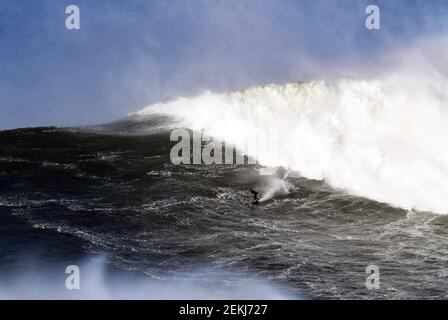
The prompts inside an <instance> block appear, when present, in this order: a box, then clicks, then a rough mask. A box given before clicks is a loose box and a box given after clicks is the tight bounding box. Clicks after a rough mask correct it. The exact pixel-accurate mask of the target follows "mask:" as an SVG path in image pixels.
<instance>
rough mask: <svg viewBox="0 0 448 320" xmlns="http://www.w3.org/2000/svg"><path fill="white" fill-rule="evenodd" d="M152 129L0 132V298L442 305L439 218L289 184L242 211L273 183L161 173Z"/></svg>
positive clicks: (247, 175)
mask: <svg viewBox="0 0 448 320" xmlns="http://www.w3.org/2000/svg"><path fill="white" fill-rule="evenodd" d="M164 121H167V120H166V119H163V118H154V119H152V120H151V119H150V120H145V121H140V122H138V121H120V122H116V123H113V124H109V125H105V126H97V127H89V128H53V127H47V128H32V129H17V130H11V131H2V132H0V221H1V222H0V298H79V297H83V298H150V299H152V298H155V299H158V298H161V299H166V298H199V299H207V298H218V299H219V298H237V299H238V298H243V299H244V298H248V299H250V298H254V299H257V298H268V299H272V298H274V299H275V298H279V299H283V298H285V299H301V298H305V299H430V298H434V299H446V298H448V215H437V214H433V213H427V212H412V211H406V210H402V209H397V208H393V207H391V206H388V205H386V204H382V203H378V202H375V201H371V200H368V199H365V198H360V197H355V196H352V195H349V194H347V193H345V192H344V191H341V190H334V189H332V188H330V187H329V186H328V185H326V184H325V182H322V181H314V180H307V179H304V178H301V177H300V176H298V175H290V176H288V178H287V179H286V180H287V181H288V183H290V184H292V185H293V186H294V190H293V191H292V192H290V193H289V194H286V195H281V196H275V197H273V198H272V199H269V200H268V201H265V202H262V203H260V204H259V205H253V204H252V195H251V193H250V189H251V188H255V189H263V188H265V189H266V187H269V184H270V183H271V180H272V179H276V178H275V177H269V176H260V175H259V170H258V169H259V167H258V165H248V164H245V165H173V164H172V163H171V161H170V149H171V147H172V146H173V145H174V144H175V142H171V141H170V137H169V135H170V132H169V131H168V130H164V129H161V128H162V127H160V126H159V125H160V124H161V123H163V122H164ZM144 128H159V129H158V130H152V131H145V130H144ZM71 264H75V265H79V266H80V270H81V290H79V291H76V292H68V291H67V290H66V289H65V282H64V281H65V278H66V277H67V274H65V267H66V266H67V265H71ZM370 265H375V266H377V267H378V268H379V271H380V288H379V289H372V290H368V289H367V288H366V278H367V276H368V274H366V268H367V267H368V266H370Z"/></svg>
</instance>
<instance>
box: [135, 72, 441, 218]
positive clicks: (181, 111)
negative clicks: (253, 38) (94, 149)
mask: <svg viewBox="0 0 448 320" xmlns="http://www.w3.org/2000/svg"><path fill="white" fill-rule="evenodd" d="M447 102H448V81H447V78H446V77H445V76H443V75H441V74H439V73H438V72H436V71H434V70H432V71H431V72H426V73H425V74H423V73H422V74H420V75H413V74H407V73H405V72H402V73H394V74H393V75H389V76H387V77H383V78H381V79H377V80H346V79H342V80H339V81H334V82H310V83H305V84H297V83H291V84H286V85H270V86H265V87H256V88H252V89H248V90H245V91H242V92H232V93H225V94H215V93H211V92H205V93H204V94H202V95H200V96H197V97H194V98H179V99H177V100H175V101H172V102H169V103H165V104H156V105H152V106H150V107H147V108H145V109H144V110H142V111H140V112H138V113H137V115H148V114H156V113H162V114H169V115H174V116H177V117H179V119H180V121H181V124H182V125H183V126H185V127H187V128H190V129H193V130H204V131H205V133H206V134H208V135H211V136H214V137H216V138H219V139H222V140H224V141H226V142H227V143H232V144H234V145H235V146H236V147H237V148H240V149H243V148H244V146H245V144H246V143H247V142H248V141H253V135H254V133H255V134H256V135H258V136H259V137H260V136H261V138H262V139H266V140H269V137H272V135H277V136H278V137H279V142H278V144H277V145H275V148H274V149H275V151H274V149H273V146H272V145H271V146H266V147H265V148H261V150H260V149H259V150H257V154H256V155H254V154H249V155H250V156H255V157H256V158H257V160H258V161H259V162H260V164H262V165H265V166H269V167H276V166H283V167H285V168H288V169H291V170H294V171H296V172H298V173H300V174H301V175H302V176H304V177H306V178H310V179H324V180H326V181H327V182H328V183H329V184H330V185H331V186H333V187H335V188H342V189H344V190H346V191H348V192H350V193H352V194H355V195H359V196H365V197H368V198H370V199H373V200H377V201H380V202H386V203H389V204H391V205H394V206H398V207H402V208H405V209H416V210H422V211H433V212H436V213H448V105H447Z"/></svg>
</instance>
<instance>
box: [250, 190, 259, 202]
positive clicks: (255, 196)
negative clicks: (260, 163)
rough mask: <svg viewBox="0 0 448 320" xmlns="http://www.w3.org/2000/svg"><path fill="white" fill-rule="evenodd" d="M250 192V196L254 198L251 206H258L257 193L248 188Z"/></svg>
mask: <svg viewBox="0 0 448 320" xmlns="http://www.w3.org/2000/svg"><path fill="white" fill-rule="evenodd" d="M250 192H252V195H253V196H254V201H252V204H255V205H256V204H259V202H258V192H257V191H255V190H254V189H252V188H250Z"/></svg>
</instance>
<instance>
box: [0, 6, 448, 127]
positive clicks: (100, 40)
mask: <svg viewBox="0 0 448 320" xmlns="http://www.w3.org/2000/svg"><path fill="white" fill-rule="evenodd" d="M69 4H76V5H78V6H79V7H80V11H81V29H80V30H74V31H68V30H67V29H66V28H65V19H66V17H67V15H66V14H65V8H66V6H68V5H69ZM368 4H376V5H378V6H379V7H380V9H381V30H367V29H366V28H365V26H364V22H365V18H366V17H367V15H366V14H365V12H364V11H365V8H366V6H367V5H368ZM447 16H448V0H431V1H428V0H420V1H417V0H415V1H413V0H402V1H400V0H394V1H390V0H385V1H364V0H359V1H355V0H353V1H350V0H334V1H332V0H309V1H305V0H304V1H300V0H295V1H293V0H222V1H220V0H203V1H201V0H191V1H188V0H166V1H162V0H126V1H124V0H95V1H92V0H70V1H65V0H40V1H36V0H1V1H0V129H7V128H16V127H26V126H38V125H77V124H89V123H99V122H105V121H110V120H113V119H116V118H119V117H122V116H125V115H126V114H128V113H129V112H132V111H137V110H139V109H141V108H143V107H145V106H147V105H149V104H151V103H154V102H158V101H166V100H169V99H172V98H175V97H177V96H179V95H186V96H190V95H194V94H197V93H199V92H201V91H203V90H205V89H211V90H215V91H223V90H229V89H238V88H244V87H247V86H251V85H255V84H266V83H273V82H287V81H297V80H307V79H326V78H332V77H339V76H356V75H357V74H358V73H360V72H361V71H360V70H364V72H365V69H374V68H372V66H375V64H376V63H378V61H380V60H381V59H384V58H385V57H386V56H387V55H388V54H389V53H390V50H391V48H393V47H400V46H401V47H405V46H406V45H408V44H409V43H412V41H414V40H415V39H419V38H422V37H423V38H424V37H429V36H432V35H440V34H442V35H446V31H447V27H448V19H447V18H446V17H447Z"/></svg>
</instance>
